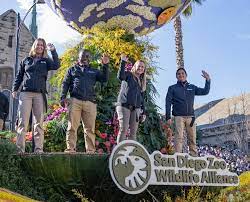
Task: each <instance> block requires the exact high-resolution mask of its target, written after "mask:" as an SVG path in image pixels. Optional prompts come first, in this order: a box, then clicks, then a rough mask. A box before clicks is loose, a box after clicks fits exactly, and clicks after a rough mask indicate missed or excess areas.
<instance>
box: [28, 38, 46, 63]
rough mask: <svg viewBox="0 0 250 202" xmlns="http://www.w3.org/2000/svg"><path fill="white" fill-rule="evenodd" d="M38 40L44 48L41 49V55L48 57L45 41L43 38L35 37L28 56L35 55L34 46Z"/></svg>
mask: <svg viewBox="0 0 250 202" xmlns="http://www.w3.org/2000/svg"><path fill="white" fill-rule="evenodd" d="M38 41H41V42H42V43H43V47H44V49H43V55H42V57H44V58H48V57H49V56H48V52H47V45H46V42H45V40H44V39H43V38H37V39H36V40H35V41H34V43H33V45H32V47H31V49H30V52H29V56H31V57H35V56H36V46H37V43H38Z"/></svg>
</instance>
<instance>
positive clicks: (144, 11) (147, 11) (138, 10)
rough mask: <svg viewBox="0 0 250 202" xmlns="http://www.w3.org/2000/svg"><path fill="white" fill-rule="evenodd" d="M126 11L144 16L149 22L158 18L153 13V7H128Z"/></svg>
mask: <svg viewBox="0 0 250 202" xmlns="http://www.w3.org/2000/svg"><path fill="white" fill-rule="evenodd" d="M126 9H128V10H130V11H132V12H133V13H135V14H138V15H140V16H143V17H144V18H145V19H147V20H151V21H154V20H156V16H155V14H154V13H152V12H151V7H148V6H139V5H128V6H127V7H126Z"/></svg>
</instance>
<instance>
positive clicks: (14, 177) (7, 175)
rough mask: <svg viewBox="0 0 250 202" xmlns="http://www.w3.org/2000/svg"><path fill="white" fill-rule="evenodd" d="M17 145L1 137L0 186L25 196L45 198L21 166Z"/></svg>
mask: <svg viewBox="0 0 250 202" xmlns="http://www.w3.org/2000/svg"><path fill="white" fill-rule="evenodd" d="M16 151H17V149H16V145H14V144H13V143H12V142H10V141H9V140H7V139H1V138H0V153H1V155H0V162H1V163H0V173H1V175H0V187H3V188H6V189H9V190H11V191H15V192H17V193H20V194H22V195H25V196H30V197H32V198H35V199H38V200H43V199H44V198H43V196H42V194H41V193H39V192H38V191H37V189H36V187H35V185H34V183H33V181H32V179H31V178H30V177H29V176H28V175H26V173H25V172H24V171H23V169H22V167H21V158H20V156H19V155H17V153H16Z"/></svg>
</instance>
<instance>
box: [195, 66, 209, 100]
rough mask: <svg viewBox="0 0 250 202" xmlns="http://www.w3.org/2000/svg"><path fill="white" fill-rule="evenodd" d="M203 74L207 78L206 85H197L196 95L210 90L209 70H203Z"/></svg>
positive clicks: (205, 93)
mask: <svg viewBox="0 0 250 202" xmlns="http://www.w3.org/2000/svg"><path fill="white" fill-rule="evenodd" d="M202 76H203V77H204V78H205V79H206V83H205V87H204V88H199V87H197V86H195V95H207V94H208V93H209V91H210V83H211V80H210V76H209V74H208V73H207V72H205V71H202Z"/></svg>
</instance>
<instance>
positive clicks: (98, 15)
mask: <svg viewBox="0 0 250 202" xmlns="http://www.w3.org/2000/svg"><path fill="white" fill-rule="evenodd" d="M103 15H105V12H104V11H103V12H100V13H98V14H97V17H98V18H100V17H102V16H103Z"/></svg>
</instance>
